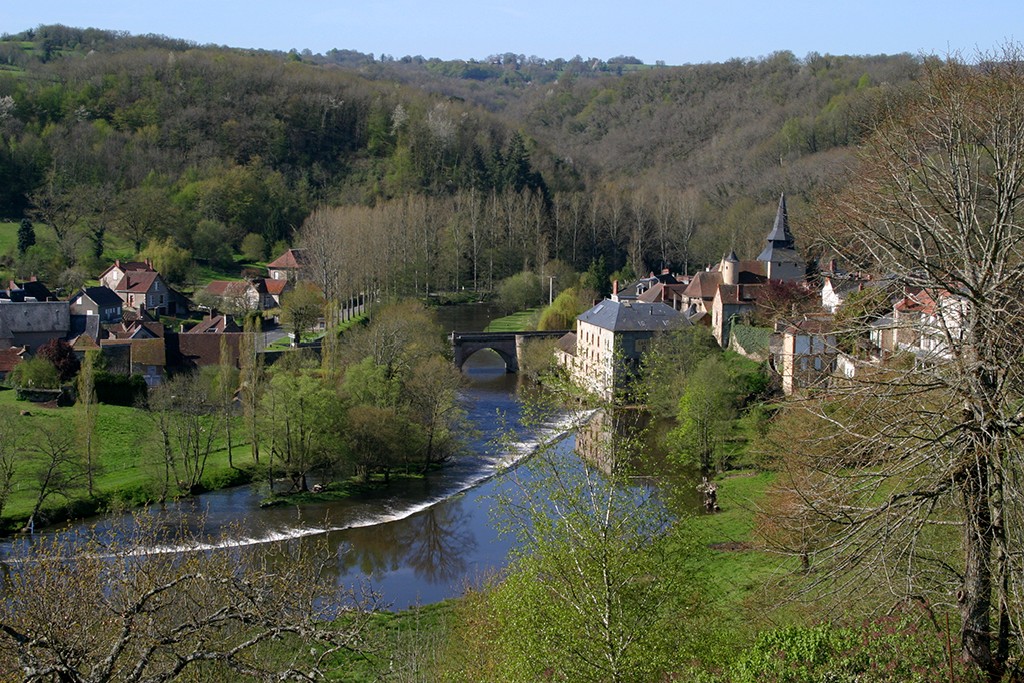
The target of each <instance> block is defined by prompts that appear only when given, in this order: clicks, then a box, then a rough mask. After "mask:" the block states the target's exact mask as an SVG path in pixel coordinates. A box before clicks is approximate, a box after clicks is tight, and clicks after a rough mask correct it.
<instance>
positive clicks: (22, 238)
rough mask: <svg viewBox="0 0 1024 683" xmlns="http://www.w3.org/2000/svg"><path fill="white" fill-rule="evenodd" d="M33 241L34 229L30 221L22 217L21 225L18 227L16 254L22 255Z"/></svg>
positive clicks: (34, 240) (34, 241)
mask: <svg viewBox="0 0 1024 683" xmlns="http://www.w3.org/2000/svg"><path fill="white" fill-rule="evenodd" d="M35 243H36V229H35V228H34V227H32V221H30V220H29V219H27V218H22V219H21V226H20V227H19V228H18V254H20V255H22V256H24V255H25V252H26V251H28V248H29V247H31V246H33V245H34V244H35Z"/></svg>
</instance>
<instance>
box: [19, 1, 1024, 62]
mask: <svg viewBox="0 0 1024 683" xmlns="http://www.w3.org/2000/svg"><path fill="white" fill-rule="evenodd" d="M2 4H3V6H2V7H0V32H7V33H16V32H19V31H22V30H24V29H27V28H33V27H35V26H38V25H39V24H50V23H61V24H66V25H69V26H80V27H86V26H93V27H97V28H105V29H117V30H125V31H129V32H131V33H161V34H164V35H167V36H171V37H174V38H184V39H187V40H192V41H195V42H197V43H200V44H206V43H213V44H217V45H229V46H232V47H247V48H267V49H278V50H289V49H291V48H296V49H298V50H302V49H304V48H309V49H310V50H312V51H313V52H320V53H323V52H326V51H327V50H329V49H331V48H339V49H352V50H359V51H360V52H372V53H373V54H374V55H376V56H380V55H381V54H382V53H387V54H390V55H392V56H394V57H396V58H397V57H401V56H403V55H407V54H408V55H423V56H424V57H440V58H442V59H469V58H476V59H483V58H485V57H487V56H488V55H491V54H496V53H505V52H514V53H516V54H525V55H528V56H529V55H537V56H539V57H545V58H548V59H554V58H556V57H563V58H566V59H568V58H571V57H573V56H574V55H577V54H578V55H580V56H582V57H600V58H602V59H607V58H609V57H615V56H617V55H633V56H636V57H639V58H640V59H642V60H643V61H644V62H646V63H648V64H653V63H654V62H655V61H656V60H664V61H665V62H667V63H668V64H685V63H695V62H719V61H724V60H727V59H730V58H732V57H759V56H763V55H767V54H770V53H772V52H775V51H777V50H791V51H792V52H793V53H794V54H796V55H797V56H798V57H803V56H805V55H806V54H807V53H808V52H811V51H816V52H820V53H823V54H824V53H830V54H836V55H838V54H881V53H886V54H894V53H898V52H909V53H912V54H920V53H927V54H938V55H945V54H947V53H949V52H956V51H959V52H960V53H961V54H962V55H963V56H964V57H965V58H970V57H972V56H973V55H974V54H976V53H977V51H978V50H982V51H991V50H993V49H995V48H998V47H999V46H1000V45H1003V44H1005V43H1007V42H1009V41H1014V40H1021V39H1024V31H1022V29H1021V23H1022V20H1024V9H1021V4H1020V0H982V1H981V2H976V3H968V2H965V1H964V0H959V1H957V2H951V1H948V0H942V1H939V2H935V1H932V2H923V1H921V0H912V1H904V0H888V1H883V0H862V1H860V2H856V3H853V2H840V1H838V0H831V1H830V0H818V1H816V2H810V1H808V0H780V1H778V2H774V3H773V2H770V1H765V0H759V1H755V0H717V1H713V0H712V1H705V2H696V1H694V0H675V1H673V0H665V1H664V2H650V1H646V0H641V1H640V2H628V1H622V0H620V1H618V2H610V1H609V0H591V1H590V2H580V1H578V0H561V1H559V0H547V1H544V2H542V1H540V0H519V1H518V2H499V1H498V0H476V1H475V2H470V1H468V0H446V1H444V2H426V1H425V0H418V1H416V0H357V1H353V0H334V1H330V0H293V1H292V2H281V1H280V0H273V1H271V0H267V1H263V0H202V1H201V0H176V1H174V2H169V1H164V2H160V3H154V2H147V0H130V1H129V0H3V2H2Z"/></svg>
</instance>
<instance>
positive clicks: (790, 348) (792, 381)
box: [775, 316, 837, 396]
mask: <svg viewBox="0 0 1024 683" xmlns="http://www.w3.org/2000/svg"><path fill="white" fill-rule="evenodd" d="M775 329H776V332H777V333H778V334H779V335H780V337H781V344H780V348H779V352H778V353H777V355H776V357H775V369H776V371H778V373H779V375H781V377H782V391H783V393H784V394H786V395H787V396H790V395H792V394H794V393H797V392H800V391H804V390H808V389H813V388H819V387H823V386H826V385H827V383H828V380H829V378H830V377H831V376H832V374H833V373H834V372H835V369H836V357H837V349H836V336H835V333H834V332H833V330H832V320H831V317H828V316H821V317H805V318H804V319H803V320H798V321H795V322H787V321H779V322H778V323H776V328H775Z"/></svg>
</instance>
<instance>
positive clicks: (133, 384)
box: [95, 371, 149, 407]
mask: <svg viewBox="0 0 1024 683" xmlns="http://www.w3.org/2000/svg"><path fill="white" fill-rule="evenodd" d="M95 381H96V400H97V401H99V402H100V403H106V404H107V405H114V406H129V407H130V406H135V405H139V404H140V403H145V401H146V396H147V392H148V390H149V387H147V386H146V380H144V379H143V378H142V376H141V375H131V376H126V375H114V374H111V373H109V372H105V371H100V372H97V373H96V380H95Z"/></svg>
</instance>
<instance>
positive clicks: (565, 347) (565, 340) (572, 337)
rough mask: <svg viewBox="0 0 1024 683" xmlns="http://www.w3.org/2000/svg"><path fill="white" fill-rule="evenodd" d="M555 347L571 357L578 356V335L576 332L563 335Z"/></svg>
mask: <svg viewBox="0 0 1024 683" xmlns="http://www.w3.org/2000/svg"><path fill="white" fill-rule="evenodd" d="M555 345H556V346H557V347H558V348H559V349H561V350H562V351H564V352H565V353H567V354H569V355H570V356H575V355H576V333H575V332H566V333H565V334H564V335H562V336H561V337H559V338H558V341H557V342H555Z"/></svg>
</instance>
